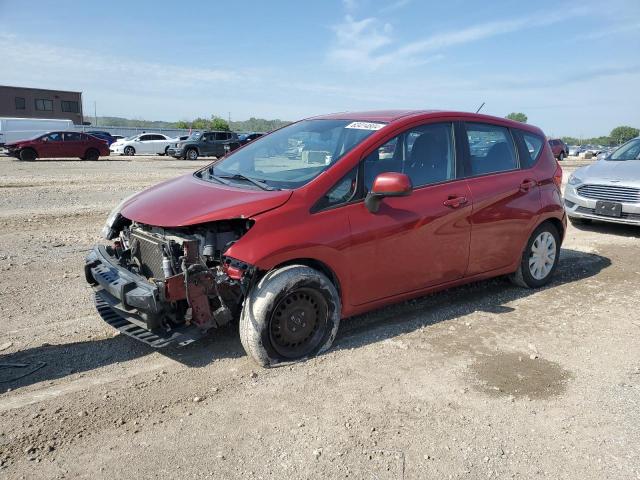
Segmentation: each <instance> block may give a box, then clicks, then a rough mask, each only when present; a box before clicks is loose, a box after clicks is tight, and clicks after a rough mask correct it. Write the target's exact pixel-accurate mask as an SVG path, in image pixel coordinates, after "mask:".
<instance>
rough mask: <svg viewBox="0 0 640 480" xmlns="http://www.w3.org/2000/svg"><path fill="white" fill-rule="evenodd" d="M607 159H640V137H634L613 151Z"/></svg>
mask: <svg viewBox="0 0 640 480" xmlns="http://www.w3.org/2000/svg"><path fill="white" fill-rule="evenodd" d="M607 160H615V161H621V160H640V138H634V139H633V140H630V141H629V142H627V143H625V144H624V145H622V146H621V147H620V148H618V149H617V150H616V151H615V152H613V153H612V154H611V155H610V156H609V158H607Z"/></svg>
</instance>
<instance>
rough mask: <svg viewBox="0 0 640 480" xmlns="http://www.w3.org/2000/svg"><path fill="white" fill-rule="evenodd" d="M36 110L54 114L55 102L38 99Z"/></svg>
mask: <svg viewBox="0 0 640 480" xmlns="http://www.w3.org/2000/svg"><path fill="white" fill-rule="evenodd" d="M35 105H36V110H41V111H46V112H52V111H53V100H47V99H43V98H36V100H35Z"/></svg>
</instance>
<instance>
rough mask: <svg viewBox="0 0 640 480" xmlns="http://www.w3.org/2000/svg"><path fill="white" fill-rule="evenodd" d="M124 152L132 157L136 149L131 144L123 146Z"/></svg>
mask: <svg viewBox="0 0 640 480" xmlns="http://www.w3.org/2000/svg"><path fill="white" fill-rule="evenodd" d="M124 154H125V155H128V156H130V157H132V156H133V155H135V154H136V149H135V148H133V147H132V146H128V147H124Z"/></svg>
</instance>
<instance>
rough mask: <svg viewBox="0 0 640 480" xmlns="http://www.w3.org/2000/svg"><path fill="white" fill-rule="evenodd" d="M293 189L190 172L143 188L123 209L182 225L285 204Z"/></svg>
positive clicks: (150, 221) (133, 216)
mask: <svg viewBox="0 0 640 480" xmlns="http://www.w3.org/2000/svg"><path fill="white" fill-rule="evenodd" d="M291 193H292V192H291V191H289V190H275V191H264V190H254V189H249V188H246V189H245V188H236V187H230V186H226V185H219V184H217V183H211V182H206V181H204V180H200V179H199V178H196V177H194V176H193V174H191V173H189V174H187V175H183V176H181V177H177V178H174V179H172V180H168V181H166V182H163V183H160V184H158V185H156V186H154V187H151V188H149V189H147V190H144V191H143V192H140V193H139V194H137V195H135V196H134V197H132V198H131V199H130V200H128V201H127V202H126V203H125V204H124V205H123V207H122V209H121V211H120V213H121V215H122V216H124V217H125V218H128V219H129V220H134V221H136V222H139V223H144V224H147V225H153V226H157V227H183V226H187V225H196V224H199V223H206V222H213V221H216V220H226V219H231V218H249V217H252V216H255V215H258V214H259V213H263V212H266V211H268V210H272V209H274V208H277V207H279V206H280V205H283V204H284V203H285V202H286V201H287V200H289V198H290V197H291Z"/></svg>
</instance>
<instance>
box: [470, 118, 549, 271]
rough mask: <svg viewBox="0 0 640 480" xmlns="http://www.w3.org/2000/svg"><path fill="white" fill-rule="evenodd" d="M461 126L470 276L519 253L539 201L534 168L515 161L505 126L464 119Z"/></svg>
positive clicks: (513, 145)
mask: <svg viewBox="0 0 640 480" xmlns="http://www.w3.org/2000/svg"><path fill="white" fill-rule="evenodd" d="M464 129H465V131H466V136H465V138H463V139H462V140H463V141H465V140H466V155H465V157H464V158H465V176H466V177H467V179H468V180H467V183H468V186H469V191H470V192H471V199H472V201H473V213H472V214H471V249H470V252H469V267H468V270H467V275H469V276H470V275H476V274H479V273H484V272H490V271H492V270H497V269H500V268H504V267H507V266H509V265H511V264H512V263H514V262H515V260H516V259H517V258H519V257H520V255H521V254H522V251H523V249H524V246H525V242H526V240H527V239H528V237H529V233H530V231H531V229H532V228H533V227H534V225H535V224H536V222H537V219H538V215H539V211H540V204H541V202H540V189H539V187H538V182H537V180H536V174H535V172H534V171H533V170H532V169H530V168H527V167H528V165H524V164H522V163H521V161H520V155H519V152H518V148H517V145H516V142H515V139H514V137H513V135H512V133H511V131H510V130H509V129H508V128H506V127H503V126H500V125H494V124H488V123H466V124H464Z"/></svg>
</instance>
